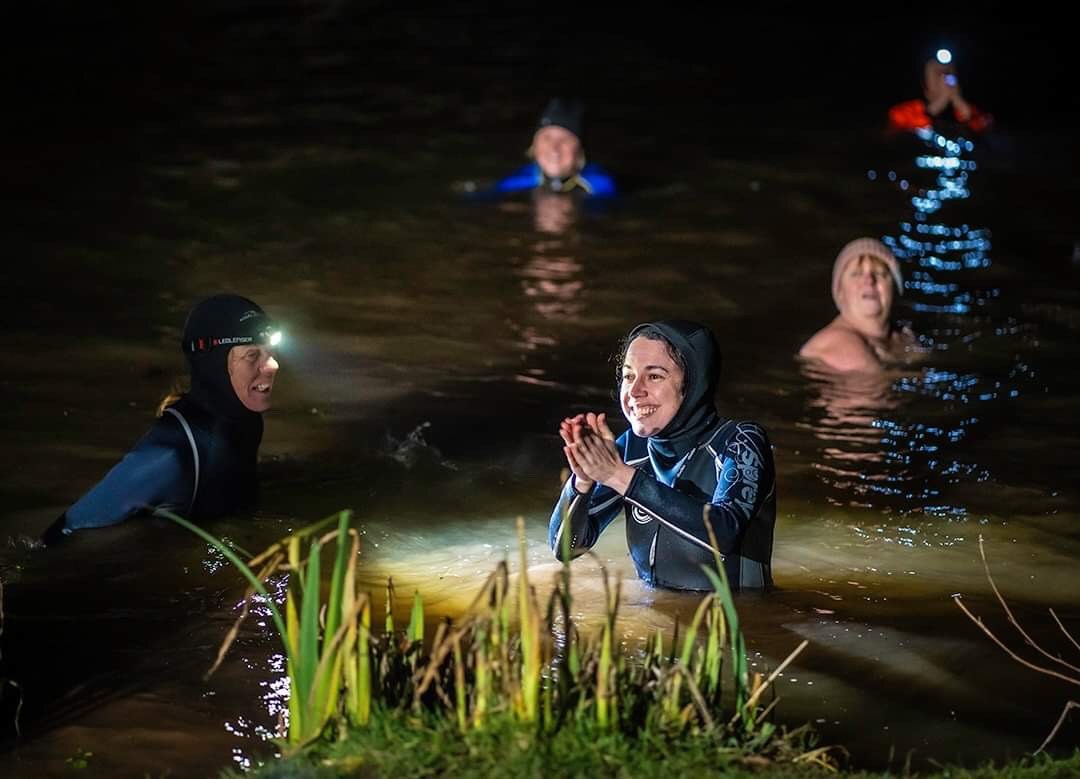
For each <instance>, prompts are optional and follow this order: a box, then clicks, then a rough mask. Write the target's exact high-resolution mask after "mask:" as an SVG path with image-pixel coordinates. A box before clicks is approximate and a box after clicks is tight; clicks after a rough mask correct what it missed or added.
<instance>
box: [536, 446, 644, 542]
mask: <svg viewBox="0 0 1080 779" xmlns="http://www.w3.org/2000/svg"><path fill="white" fill-rule="evenodd" d="M615 445H616V446H617V447H618V448H619V451H620V452H622V453H623V459H624V460H625V459H626V433H623V434H622V435H621V436H619V438H618V439H617V440H616V442H615ZM622 507H623V497H622V495H620V494H619V493H617V492H616V491H615V490H613V489H611V488H610V487H605V486H604V485H602V484H596V485H594V486H593V488H592V490H591V491H589V492H587V493H585V494H581V493H579V492H578V491H577V490H576V489H574V476H573V475H571V476H570V478H569V479H567V480H566V484H564V485H563V489H562V492H561V493H560V494H559V501H558V503H556V504H555V509H554V511H552V512H551V521H550V522H549V523H548V544H549V545H550V546H551V549H552V551H553V552H555V557H556V558H557V559H560V560H561V559H562V534H563V533H567V532H568V533H570V556H571V557H572V558H573V557H577V556H578V555H580V554H582V553H584V552H585V551H587V550H588V549H591V548H592V546H593V545H594V544H595V543H596V542H597V540H598V539H599V538H600V534H601V533H603V532H604V528H606V527H607V526H608V525H610V524H611V522H612V520H614V519H615V517H616V516H618V514H619V511H621V510H622Z"/></svg>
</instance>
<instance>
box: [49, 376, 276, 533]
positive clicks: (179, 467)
mask: <svg viewBox="0 0 1080 779" xmlns="http://www.w3.org/2000/svg"><path fill="white" fill-rule="evenodd" d="M253 416H254V418H253V419H247V420H236V419H232V418H229V417H223V416H218V417H215V416H214V415H213V414H211V413H210V412H208V411H207V410H206V409H204V408H203V407H202V406H200V405H199V404H198V403H196V402H195V401H194V400H192V399H191V398H190V397H187V396H185V397H183V398H181V399H180V400H179V401H178V402H176V403H174V404H173V405H171V406H169V408H167V409H166V410H165V412H164V413H163V414H162V415H161V417H160V418H159V419H158V420H157V421H156V422H155V423H154V425H153V427H151V428H150V430H149V431H148V432H147V433H146V435H144V436H143V437H142V438H141V439H140V440H139V442H138V443H137V444H135V446H134V447H133V448H132V449H131V451H130V452H128V453H127V454H126V455H125V456H124V458H123V459H122V460H121V461H120V462H119V463H117V464H116V465H115V466H114V467H113V468H112V470H110V471H109V472H108V474H106V475H105V478H103V479H102V480H101V481H100V482H98V484H97V485H96V486H94V487H93V488H92V489H91V490H90V491H89V492H87V493H86V494H85V495H83V496H82V497H81V498H79V500H78V501H76V502H75V503H74V504H73V505H72V506H71V507H70V508H69V509H68V510H67V511H66V512H65V517H66V523H65V524H66V527H67V528H68V529H69V530H82V529H85V528H93V527H105V526H107V525H115V524H116V523H118V522H123V521H124V520H125V519H127V518H129V517H131V516H132V515H134V514H136V513H138V512H140V511H144V510H146V509H148V508H154V507H163V508H169V509H171V510H173V511H175V512H177V513H178V514H182V515H184V516H186V517H189V518H191V519H208V518H212V517H218V516H222V515H225V514H230V513H234V512H236V511H239V510H241V509H243V508H246V507H247V506H250V505H251V504H252V503H253V502H254V500H255V497H256V491H257V478H256V460H257V455H258V449H259V443H260V441H261V440H262V417H261V416H259V415H257V414H255V415H253Z"/></svg>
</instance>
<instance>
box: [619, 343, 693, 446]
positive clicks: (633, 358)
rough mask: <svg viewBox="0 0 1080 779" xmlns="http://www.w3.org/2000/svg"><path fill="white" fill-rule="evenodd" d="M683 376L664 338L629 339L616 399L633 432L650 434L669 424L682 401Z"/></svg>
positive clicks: (647, 435) (642, 435)
mask: <svg viewBox="0 0 1080 779" xmlns="http://www.w3.org/2000/svg"><path fill="white" fill-rule="evenodd" d="M684 378H685V376H684V375H683V371H682V369H681V368H679V366H678V364H677V363H676V362H675V361H674V360H673V359H671V355H669V354H668V349H667V344H665V343H664V342H663V341H653V340H651V339H649V338H642V337H638V338H635V339H634V340H633V341H631V342H630V347H629V348H628V349H627V350H626V357H625V358H624V360H623V366H622V384H621V386H620V389H619V400H620V405H621V406H622V412H623V415H624V416H625V417H626V421H627V422H629V423H630V427H631V429H632V430H633V431H634V435H637V436H640V437H642V438H649V437H650V436H654V435H656V434H657V433H659V432H660V431H661V430H663V429H664V428H665V427H667V426H668V424H669V423H670V422H671V420H672V419H674V418H675V415H676V414H677V413H678V412H679V406H681V405H682V401H683V379H684Z"/></svg>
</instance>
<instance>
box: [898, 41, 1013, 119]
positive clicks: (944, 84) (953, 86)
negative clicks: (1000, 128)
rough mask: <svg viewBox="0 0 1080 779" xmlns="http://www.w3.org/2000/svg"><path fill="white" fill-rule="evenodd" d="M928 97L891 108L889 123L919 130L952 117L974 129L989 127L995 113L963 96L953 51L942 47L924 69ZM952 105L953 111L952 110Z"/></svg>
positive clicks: (925, 90)
mask: <svg viewBox="0 0 1080 779" xmlns="http://www.w3.org/2000/svg"><path fill="white" fill-rule="evenodd" d="M923 89H924V94H925V97H924V98H922V99H915V100H908V101H907V102H906V103H900V104H898V105H895V106H893V107H892V108H891V109H889V125H890V126H891V127H892V128H893V129H896V130H919V129H923V128H930V127H933V126H934V124H936V123H941V122H942V121H945V122H948V121H952V122H955V123H956V124H958V125H960V126H961V127H963V128H965V129H968V130H971V131H973V132H980V133H981V132H984V131H986V130H988V129H990V125H991V124H992V123H993V117H992V116H990V114H984V113H983V112H981V111H980V110H979V109H978V108H976V107H975V106H974V105H972V104H971V103H969V102H968V101H967V100H965V99H964V97H963V95H962V94H961V93H960V82H959V81H958V80H957V78H956V68H955V67H954V66H953V63H952V54H950V53H949V51H948V50H946V49H942V50H940V51H939V52H938V53H937V55H936V56H935V57H933V58H931V59H930V60H928V61H927V63H926V66H925V67H924V69H923ZM950 108H951V111H950V110H949V109H950Z"/></svg>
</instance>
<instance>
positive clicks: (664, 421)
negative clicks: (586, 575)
mask: <svg viewBox="0 0 1080 779" xmlns="http://www.w3.org/2000/svg"><path fill="white" fill-rule="evenodd" d="M619 366H620V368H619V370H620V374H619V401H620V407H621V409H622V412H623V415H624V416H625V417H626V420H627V422H629V423H630V429H629V430H627V431H626V432H624V433H623V434H622V435H620V436H619V437H618V438H616V437H615V436H614V435H613V434H612V432H611V430H610V429H609V428H608V425H607V421H606V418H605V415H604V414H595V413H588V414H579V415H577V416H575V417H569V418H567V419H564V420H563V422H562V424H561V426H560V430H559V433H560V435H561V436H562V439H563V443H564V447H563V452H564V454H565V455H566V460H567V463H568V464H569V466H570V470H571V472H572V475H571V476H570V478H569V479H568V480H567V482H566V484H565V485H564V487H563V490H562V494H561V495H560V496H559V501H558V503H557V504H556V505H555V510H554V512H553V513H552V515H551V522H550V525H549V531H548V540H549V543H550V544H551V548H552V549H553V550H554V551H555V554H556V556H559V557H561V555H562V545H563V536H564V535H566V534H569V542H570V554H571V556H574V557H576V556H577V555H579V554H581V553H583V552H584V551H586V550H587V549H589V548H590V547H592V546H593V545H594V544H595V543H596V541H597V540H598V539H599V537H600V534H601V533H602V532H603V531H604V529H605V528H606V527H607V526H608V525H609V524H611V522H612V521H613V520H614V519H615V517H616V516H617V515H618V514H619V512H620V511H625V514H626V542H627V546H628V547H629V550H630V557H631V559H632V560H633V561H634V567H635V568H636V569H637V573H638V576H639V577H641V578H642V579H643V580H645V581H646V582H648V583H650V584H654V585H656V586H660V587H670V588H673V589H680V590H709V589H712V585H711V584H710V582H709V579H708V577H707V576H706V574H705V573H704V571H703V570H702V567H703V566H706V567H712V566H713V565H714V564H715V563H714V556H713V555H714V553H713V548H712V546H711V545H710V540H709V534H708V532H707V531H706V529H705V522H706V521H708V523H709V524H710V525H711V527H712V530H713V533H714V534H715V538H716V542H717V544H718V545H719V549H718V551H719V553H720V554H721V556H722V557H723V561H724V568H725V570H726V573H727V577H728V581H729V582H730V584H731V586H732V588H733V589H743V590H747V589H756V590H761V589H768V588H769V587H771V586H772V572H771V560H772V544H773V526H774V525H775V522H776V484H775V468H774V465H773V457H772V448H771V447H770V445H769V439H768V437H767V435H766V434H765V431H764V430H763V429H762V428H761V426H759V425H757V424H756V423H754V422H748V421H736V420H734V419H724V418H723V417H721V416H720V415H719V414H718V413H717V411H716V406H715V403H714V396H715V394H716V387H717V382H718V380H719V376H720V354H719V351H718V349H717V346H716V340H715V338H714V336H713V334H712V332H711V331H710V330H709V329H708V328H706V327H704V326H702V325H699V324H696V323H693V322H683V321H662V322H650V323H647V324H642V325H639V326H637V327H635V328H634V329H633V330H631V331H630V334H629V335H628V336H627V338H626V340H625V341H624V344H623V348H622V353H621V355H620V358H619Z"/></svg>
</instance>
